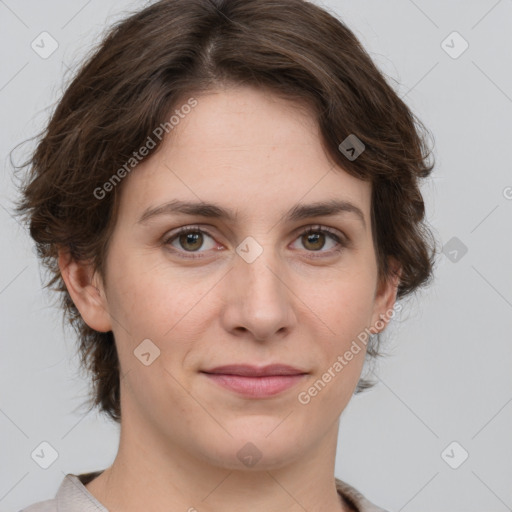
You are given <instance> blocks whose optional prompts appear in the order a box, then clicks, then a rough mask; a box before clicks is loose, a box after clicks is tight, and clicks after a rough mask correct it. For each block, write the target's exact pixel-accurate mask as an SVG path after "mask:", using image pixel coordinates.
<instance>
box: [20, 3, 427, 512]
mask: <svg viewBox="0 0 512 512" xmlns="http://www.w3.org/2000/svg"><path fill="white" fill-rule="evenodd" d="M420 127H421V123H420V122H419V121H417V119H416V118H415V117H414V115H413V114H412V112H411V111H410V110H409V109H408V108H407V106H406V105H405V104H404V103H403V102H402V101H401V100H400V98H399V97H398V96H397V95H396V93H395V92H394V91H393V89H392V88H391V87H390V86H389V85H388V84H387V83H386V81H385V79H384V77H383V76H382V75H381V73H380V72H379V71H378V70H377V68H376V67H375V65H374V64H373V63H372V61H371V59H370V58H369V56H368V55H367V53H366V52H365V50H364V49H363V48H362V47H361V46H360V44H359V42H358V41H357V39H356V38H355V36H354V35H353V34H352V32H351V31H350V30H349V29H348V28H347V27H346V26H344V25H343V24H342V23H341V22H340V21H339V20H337V19H335V18H334V17H333V16H331V15H330V14H328V13H327V12H326V11H324V10H322V9H321V8H319V7H317V6H315V5H314V4H311V3H308V2H304V1H302V0H225V1H222V0H217V1H215V2H214V1H206V0H161V1H159V2H157V3H155V4H153V5H151V6H149V7H147V8H145V9H143V10H142V11H140V12H138V13H136V14H134V15H132V16H131V17H129V18H127V19H125V20H123V21H121V22H119V23H118V24H117V25H116V26H115V27H114V28H113V29H112V30H111V31H110V32H109V34H108V35H107V36H106V37H105V39H104V40H103V41H102V42H101V45H100V46H99V48H98V49H97V50H96V52H95V53H94V54H93V55H92V56H91V57H90V58H89V59H88V61H87V62H86V63H85V64H84V65H83V66H82V68H81V69H80V71H79V72H78V74H77V75H76V77H75V78H74V80H73V81H72V83H71V84H70V85H69V87H68V88H67V90H66V92H65V94H64V95H63V98H62V99H61V101H60V103H59V104H58V106H57V108H56V110H55V112H54V114H53V116H52V118H51V120H50V122H49V124H48V127H47V131H46V132H45V133H44V134H43V136H42V138H41V140H40V142H39V144H38V146H37V148H36V150H35V152H34V154H33V156H32V159H31V161H30V165H31V173H30V175H29V176H28V179H27V182H26V184H25V186H24V188H23V199H22V201H21V202H20V205H19V211H20V212H21V213H24V214H25V215H26V216H27V218H28V219H29V221H30V232H31V235H32V237H33V238H34V240H35V241H36V244H37V246H38V250H39V254H40V256H41V257H42V259H43V261H44V263H45V264H46V265H47V266H48V268H49V269H50V271H51V272H52V278H51V280H50V282H49V285H51V286H53V287H54V288H55V289H56V290H58V291H59V292H60V293H61V296H62V304H63V307H64V310H65V312H66V314H67V318H68V319H69V321H70V322H71V324H72V325H73V326H74V327H75V328H76V330H77V333H78V336H79V342H80V349H81V354H82V362H83V364H84V365H85V366H86V367H87V368H89V369H90V371H91V375H92V383H93V387H94V394H93V396H92V400H91V406H98V407H99V408H100V410H101V411H103V412H104V413H106V414H107V415H109V416H110V417H111V418H112V419H113V420H115V421H116V422H118V423H119V424H120V444H119V449H118V453H117V456H116V458H115V460H114V462H113V464H112V465H111V466H110V467H109V468H106V469H104V470H99V471H97V472H94V473H88V474H81V475H72V474H68V475H67V476H66V478H65V479H64V480H63V482H62V484H61V486H60V488H59V490H58V492H57V495H56V497H55V499H52V500H48V501H46V502H40V503H37V504H34V505H32V506H29V507H28V508H26V509H25V511H27V512H42V511H47V510H48V511H50V510H52V511H53V510H66V511H74V512H83V511H86V510H103V511H110V512H121V511H122V512H132V511H140V510H151V511H152V512H157V511H160V510H162V511H164V510H165V511H166V512H168V511H169V510H188V511H195V510H197V511H220V510H222V511H224V512H225V511H227V512H229V511H231V510H233V511H234V510H237V511H239V510H265V511H266V512H268V511H276V512H277V511H280V512H282V511H299V510H308V511H310V512H313V511H327V510H329V511H331V510H332V511H335V510H336V511H344V512H348V511H354V510H356V511H359V512H370V511H378V510H381V511H382V509H381V508H378V507H376V506H375V505H373V504H372V503H371V502H370V501H369V500H367V499H366V498H365V497H364V496H363V495H362V494H361V493H360V492H358V491H357V490H356V489H354V488H353V487H352V486H350V485H349V484H348V483H346V482H342V481H341V480H339V479H337V478H335V476H334V463H335V456H336V446H337V437H338V427H339V418H340V415H341V413H342V412H343V410H344V409H345V407H346V406H347V404H348V402H349V400H350V398H351V396H352V395H353V394H354V392H356V393H357V392H359V391H361V390H363V389H365V388H367V387H370V386H371V385H372V384H371V383H369V382H367V381H366V380H364V379H361V371H362V368H363V363H364V361H365V358H372V357H375V356H377V355H378V334H379V333H380V332H382V331H383V330H384V329H385V327H386V325H387V323H388V322H389V321H390V319H391V318H392V317H393V315H394V311H395V310H396V308H397V307H399V304H396V301H397V299H401V298H403V297H405V296H407V295H409V294H411V293H413V292H414V291H415V290H417V289H418V288H419V287H420V286H423V285H425V284H426V283H428V282H429V280H430V279H431V277H432V268H433V255H434V253H435V243H434V241H433V240H432V237H431V234H430V232H429V230H428V228H427V227H426V226H425V224H424V220H423V219H424V203H423V199H422V196H421V193H420V191H419V179H420V178H425V177H427V176H428V175H429V173H430V172H431V170H432V168H433V165H432V164H429V163H428V162H427V161H426V158H427V156H428V155H426V154H425V153H426V151H425V143H424V140H423V138H422V136H421V134H420V130H419V128H420Z"/></svg>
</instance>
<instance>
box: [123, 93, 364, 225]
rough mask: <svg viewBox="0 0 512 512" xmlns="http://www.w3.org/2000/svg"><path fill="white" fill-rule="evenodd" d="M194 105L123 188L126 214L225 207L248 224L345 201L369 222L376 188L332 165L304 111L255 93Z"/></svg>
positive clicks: (205, 98) (206, 98)
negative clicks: (190, 204) (300, 207)
mask: <svg viewBox="0 0 512 512" xmlns="http://www.w3.org/2000/svg"><path fill="white" fill-rule="evenodd" d="M194 97H195V98H196V100H197V105H196V106H195V107H194V108H193V109H191V110H190V111H189V112H188V113H187V114H185V115H183V114H182V116H180V118H179V122H178V123H177V124H176V125H175V126H174V128H173V129H172V131H170V132H169V134H168V135H167V136H166V137H165V138H164V140H163V142H162V144H161V146H160V148H159V149H158V151H157V152H156V153H155V154H154V155H150V156H149V157H147V158H146V159H145V160H143V161H142V162H141V163H140V164H139V165H138V166H137V167H136V168H135V170H134V171H133V172H132V173H131V174H130V176H129V177H128V178H127V179H126V182H125V183H123V189H124V190H123V199H122V201H121V208H122V209H123V210H124V213H128V212H127V211H126V210H130V211H132V212H135V211H137V212H139V213H140V211H141V210H145V209H147V208H148V206H155V205H157V204H162V203H164V202H168V201H170V200H174V199H180V200H184V201H192V200H193V201H196V202H197V201H205V202H209V203H215V204H221V205H222V204H223V205H226V206H228V207H229V208H230V209H233V210H236V211H237V212H238V213H239V215H237V218H238V219H239V220H243V219H244V216H245V215H247V216H250V215H252V213H256V212H258V213H259V215H262V214H264V213H268V214H270V213H271V212H273V213H276V212H277V211H282V210H283V209H289V208H291V207H292V206H294V205H295V204H297V203H299V202H301V203H308V202H317V201H325V200H326V199H327V200H329V199H344V200H348V201H350V202H352V203H355V204H357V205H358V206H359V207H360V209H361V210H363V212H364V215H365V217H366V218H367V219H369V207H370V204H369V203H370V184H369V183H366V182H363V181H361V180H359V179H357V178H355V177H353V176H351V175H349V174H348V173H347V172H346V171H344V170H343V169H342V168H340V167H339V166H337V165H335V164H334V163H333V162H332V161H331V160H330V159H329V157H328V155H327V154H326V153H325V150H324V147H323V145H322V142H321V137H320V132H319V128H318V125H317V123H316V121H315V118H314V115H313V112H312V111H311V110H309V109H308V108H307V106H306V105H305V104H300V103H297V102H293V101H289V100H284V99H282V98H279V97H276V96H275V95H273V94H271V93H269V92H268V91H265V90H258V89H255V88H251V87H237V88H229V89H220V90H215V91H210V92H208V93H206V94H202V95H197V96H194ZM185 101H186V100H185ZM179 109H180V103H177V105H176V106H175V110H179Z"/></svg>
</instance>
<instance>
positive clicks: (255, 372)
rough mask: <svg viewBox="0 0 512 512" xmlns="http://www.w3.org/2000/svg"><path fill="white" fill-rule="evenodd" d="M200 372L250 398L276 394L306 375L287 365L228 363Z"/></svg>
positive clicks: (222, 385) (294, 384) (295, 383)
mask: <svg viewBox="0 0 512 512" xmlns="http://www.w3.org/2000/svg"><path fill="white" fill-rule="evenodd" d="M201 373H203V374H204V375H205V376H206V377H207V378H208V379H210V380H211V381H213V382H215V383H216V384H218V385H219V386H221V387H223V388H224V389H228V390H230V391H232V392H235V393H237V394H239V395H243V396H245V397H250V398H265V397H272V396H275V395H278V394H280V393H283V392H284V391H286V390H288V389H290V388H292V387H294V386H296V385H297V384H298V383H299V382H300V381H302V380H303V379H304V378H305V377H306V375H308V373H307V372H305V371H303V370H300V369H298V368H294V367H292V366H288V365H268V366H265V367H255V366H250V365H229V366H220V367H216V368H213V369H210V370H206V371H202V372H201Z"/></svg>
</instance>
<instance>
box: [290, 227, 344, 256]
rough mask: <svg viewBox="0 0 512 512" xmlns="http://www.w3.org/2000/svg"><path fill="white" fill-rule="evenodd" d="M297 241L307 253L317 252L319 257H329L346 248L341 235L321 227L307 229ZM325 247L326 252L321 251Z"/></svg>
mask: <svg viewBox="0 0 512 512" xmlns="http://www.w3.org/2000/svg"><path fill="white" fill-rule="evenodd" d="M298 240H300V242H301V245H302V247H303V248H305V249H306V251H307V252H318V253H320V255H321V256H324V255H325V256H331V255H332V254H333V253H337V252H340V251H341V250H342V249H343V248H345V247H346V246H347V243H346V242H345V239H344V238H343V235H339V234H338V232H334V231H332V230H331V229H329V228H325V227H322V226H313V227H308V228H306V229H304V230H303V231H302V233H301V234H300V236H299V238H298ZM329 244H330V246H329ZM326 246H327V250H322V249H324V248H325V247H326ZM315 257H316V256H315Z"/></svg>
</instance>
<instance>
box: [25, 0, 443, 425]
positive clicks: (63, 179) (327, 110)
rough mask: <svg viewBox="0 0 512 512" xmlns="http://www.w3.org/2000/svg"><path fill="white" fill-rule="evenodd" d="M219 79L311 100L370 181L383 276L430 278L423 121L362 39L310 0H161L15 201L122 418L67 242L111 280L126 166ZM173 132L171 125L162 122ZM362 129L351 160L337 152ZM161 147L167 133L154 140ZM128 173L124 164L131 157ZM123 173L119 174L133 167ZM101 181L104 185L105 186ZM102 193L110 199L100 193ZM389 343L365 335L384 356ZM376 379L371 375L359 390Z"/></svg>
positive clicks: (68, 118) (118, 48)
mask: <svg viewBox="0 0 512 512" xmlns="http://www.w3.org/2000/svg"><path fill="white" fill-rule="evenodd" d="M221 85H251V86H255V87H258V88H265V89H266V90H269V91H272V92H273V93H274V94H278V95H279V96H280V97H283V98H287V99H291V100H295V101H297V102H302V103H303V102H305V103H307V104H308V105H310V106H311V108H312V110H311V112H313V114H314V116H315V119H316V122H317V123H318V125H319V127H320V132H321V137H322V144H323V145H324V147H325V149H326V150H327V154H328V155H330V156H331V157H332V159H333V160H334V162H336V164H337V165H339V166H341V167H342V168H343V169H344V170H346V172H348V173H349V174H351V175H352V176H355V177H357V178H359V179H361V180H365V181H369V182H371V184H372V205H371V223H372V235H373V239H374V244H375V247H376V255H377V264H378V272H379V278H380V279H388V278H391V277H392V276H393V269H392V268H391V267H390V266H389V262H388V257H389V256H393V257H394V258H396V260H397V261H398V262H399V263H400V264H401V266H402V274H401V276H400V283H399V287H398V292H397V298H398V299H400V298H402V297H405V296H406V295H408V294H411V293H412V292H413V291H415V290H416V289H417V288H419V287H420V286H424V285H425V284H427V283H429V282H430V280H431V278H432V275H433V264H434V255H435V246H436V244H435V239H434V238H433V237H432V234H431V231H430V230H429V228H428V227H427V226H426V224H425V221H424V213H425V209H424V202H423V198H422V195H421V193H420V190H419V183H418V182H419V178H425V177H427V176H428V175H429V174H430V172H431V171H432V169H433V167H434V165H433V163H430V162H428V161H427V157H429V156H430V154H431V153H430V152H427V146H426V144H425V140H424V136H423V133H422V132H426V130H425V128H424V126H423V125H422V124H421V122H420V121H419V120H418V119H417V118H416V116H415V115H414V114H413V113H412V112H411V111H410V110H409V109H408V107H407V106H406V105H405V104H404V102H403V101H402V100H401V99H400V98H399V97H398V95H397V94H396V93H395V92H394V90H393V89H392V88H391V86H390V85H389V84H388V83H387V82H386V80H385V78H384V76H383V74H382V73H381V72H380V71H379V70H378V69H377V67H376V66H375V65H374V63H373V62H372V60H371V58H370V56H369V55H368V54H367V52H366V51H365V50H364V49H363V47H362V46H361V44H360V43H359V41H358V40H357V39H356V37H355V35H354V34H353V33H352V32H351V31H350V30H349V29H348V28H347V27H346V26H345V25H344V24H343V23H342V22H341V21H340V20H338V19H336V18H335V17H333V16H332V15H331V14H329V13H328V12H326V11H325V10H323V9H322V8H320V7H318V6H316V5H314V4H312V3H309V2H306V1H303V0H210V1H208V0H160V1H158V2H156V3H155V4H153V5H150V6H149V7H147V8H145V9H143V10H141V11H140V12H136V13H134V14H131V15H130V16H129V17H127V18H125V19H124V20H121V21H119V22H117V23H116V24H115V25H114V26H113V27H112V28H111V29H109V31H108V33H107V34H106V35H105V37H104V39H103V40H102V41H101V42H100V44H99V46H98V47H97V48H95V49H94V50H93V53H92V54H91V55H90V56H89V57H88V58H87V60H86V61H85V62H84V64H83V65H81V67H80V69H79V70H78V72H77V73H76V75H75V77H74V78H73V80H72V81H71V83H70V84H69V85H68V87H67V89H66V90H65V93H64V94H63V97H62V99H61V100H60V101H59V103H58V104H57V106H56V108H55V111H54V113H53V115H52V116H51V119H50V121H49V123H48V125H47V127H46V128H45V130H44V131H43V132H42V133H41V134H39V135H38V137H39V139H40V140H39V141H38V145H37V147H36V149H35V150H34V151H33V153H32V154H31V156H30V160H29V161H28V162H26V163H24V164H23V165H22V166H20V168H22V167H26V166H30V173H29V174H28V175H27V176H26V182H25V183H24V184H23V186H22V198H21V199H20V201H19V203H18V208H17V211H18V213H19V214H22V215H24V216H25V217H26V218H28V220H29V224H30V234H31V236H32V238H33V239H34V240H35V242H36V246H37V251H38V256H39V257H40V258H41V260H42V262H43V264H44V265H45V267H46V268H47V270H48V271H49V279H48V281H47V284H46V286H47V287H53V288H54V289H55V290H56V291H59V292H61V295H60V297H61V298H62V306H63V308H64V311H65V314H66V316H67V318H68V320H69V321H70V323H71V325H73V326H74V328H75V329H76V331H77V334H78V336H79V342H80V344H79V350H80V354H81V362H82V365H83V367H84V368H87V369H88V370H89V371H90V372H91V373H92V377H93V388H94V396H92V395H91V403H92V405H91V407H93V406H99V407H100V410H102V411H103V412H105V413H107V414H108V415H109V416H110V417H111V418H112V419H114V420H115V421H117V422H119V421H120V418H121V411H120V374H119V361H118V357H117V351H116V347H115V343H114V337H113V333H112V332H107V333H103V332H97V331H94V330H93V329H91V328H90V327H89V326H87V325H86V324H85V322H84V321H83V320H82V318H81V316H80V314H79V312H78V310H77V308H76V307H75V305H74V304H73V302H72V300H71V298H70V295H69V294H68V292H67V289H66V286H65V284H64V282H63V280H62V278H61V275H60V271H59V268H58V264H57V256H58V252H57V251H58V248H59V247H63V248H67V249H68V250H69V251H70V254H71V257H72V258H74V259H75V260H77V261H91V262H92V263H93V265H94V268H95V269H97V270H98V272H99V274H100V275H101V276H102V277H103V276H104V261H105V255H106V253H107V250H108V241H109V237H110V234H111V232H112V229H113V228H114V225H115V222H116V215H117V207H118V202H119V191H120V189H121V187H122V183H119V184H117V182H116V183H114V184H113V185H117V186H112V187H108V188H109V193H108V194H104V193H103V192H101V194H100V193H99V192H98V190H100V189H101V190H106V189H105V188H104V186H105V183H107V182H109V181H110V183H112V178H113V177H114V175H115V174H116V172H117V176H118V177H120V173H119V170H120V167H121V166H122V165H123V164H124V163H126V162H127V161H129V160H130V158H133V153H134V151H135V150H137V149H138V148H140V147H142V146H143V145H144V144H145V143H146V142H147V140H148V137H152V139H153V140H154V139H155V137H154V134H155V128H157V127H159V126H168V124H167V125H165V123H168V121H169V115H170V114H169V113H170V112H171V111H173V109H175V108H176V107H177V106H179V104H180V103H179V102H180V101H182V98H184V97H185V98H186V97H190V95H191V94H194V93H196V92H197V93H200V92H201V91H207V90H209V89H212V88H216V87H218V86H221ZM166 131H167V130H166ZM349 135H355V136H356V137H357V138H358V139H359V140H361V141H362V142H363V143H364V145H365V149H364V151H363V152H362V153H361V154H360V155H359V156H358V157H357V158H355V159H351V158H348V157H347V154H346V153H343V152H342V151H341V150H340V149H339V145H340V143H342V141H344V140H345V139H346V138H347V137H348V136H349ZM155 142H156V147H155V148H154V149H153V151H155V150H156V149H157V148H158V147H159V145H160V140H157V141H155ZM125 169H126V167H125ZM124 174H125V173H123V175H124ZM95 191H96V192H95ZM98 195H101V196H102V197H101V198H98ZM379 344H380V340H379V339H378V338H377V341H376V342H375V339H372V343H371V344H370V345H368V355H369V357H376V356H378V355H381V354H380V353H379ZM372 385H373V383H370V382H369V381H365V380H364V379H361V380H360V381H359V383H358V387H357V390H356V392H360V391H361V390H363V389H365V388H367V387H371V386H372Z"/></svg>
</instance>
